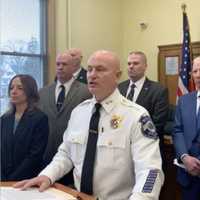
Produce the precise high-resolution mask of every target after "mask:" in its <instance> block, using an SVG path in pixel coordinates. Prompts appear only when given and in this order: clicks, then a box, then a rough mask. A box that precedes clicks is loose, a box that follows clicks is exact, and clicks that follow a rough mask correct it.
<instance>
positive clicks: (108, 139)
mask: <svg viewBox="0 0 200 200" xmlns="http://www.w3.org/2000/svg"><path fill="white" fill-rule="evenodd" d="M97 145H98V159H97V162H98V165H99V166H101V167H102V168H111V169H120V168H121V167H122V166H123V165H124V162H125V160H126V156H127V154H128V152H127V151H126V136H125V135H124V134H123V133H122V132H120V131H113V132H108V133H105V134H102V135H101V137H99V141H98V144H97Z"/></svg>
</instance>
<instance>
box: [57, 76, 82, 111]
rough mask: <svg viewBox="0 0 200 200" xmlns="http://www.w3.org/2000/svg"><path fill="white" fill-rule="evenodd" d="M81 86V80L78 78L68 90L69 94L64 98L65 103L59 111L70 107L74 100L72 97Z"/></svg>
mask: <svg viewBox="0 0 200 200" xmlns="http://www.w3.org/2000/svg"><path fill="white" fill-rule="evenodd" d="M79 87H80V85H79V82H78V81H76V80H75V81H73V83H72V85H71V87H70V89H69V91H68V94H67V96H66V98H65V100H64V104H63V106H62V108H61V109H60V112H59V113H61V112H62V111H63V110H66V109H68V108H70V106H69V104H70V102H72V99H73V98H74V96H75V95H76V94H77V92H78V89H79Z"/></svg>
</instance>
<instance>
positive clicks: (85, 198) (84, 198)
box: [0, 182, 96, 200]
mask: <svg viewBox="0 0 200 200" xmlns="http://www.w3.org/2000/svg"><path fill="white" fill-rule="evenodd" d="M14 183H16V182H0V186H4V187H5V186H12V185H13V184H14ZM52 187H54V188H56V189H58V190H61V191H63V192H66V193H68V194H71V195H72V196H74V197H76V198H77V200H96V198H95V197H92V196H90V195H87V194H84V193H82V192H78V191H76V190H74V189H72V188H70V187H67V186H64V185H62V184H60V183H54V184H53V185H52Z"/></svg>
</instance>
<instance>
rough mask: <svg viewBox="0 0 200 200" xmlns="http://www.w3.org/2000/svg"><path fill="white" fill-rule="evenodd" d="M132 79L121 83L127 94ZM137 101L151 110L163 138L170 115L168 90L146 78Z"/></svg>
mask: <svg viewBox="0 0 200 200" xmlns="http://www.w3.org/2000/svg"><path fill="white" fill-rule="evenodd" d="M129 82H130V80H126V81H124V82H122V83H120V84H119V90H120V92H121V94H122V95H123V96H126V93H127V90H128V86H129ZM136 103H137V104H139V105H141V106H143V107H144V108H146V110H147V111H148V112H149V114H150V116H151V118H152V120H153V122H154V124H155V126H156V130H157V132H158V134H159V137H160V139H162V140H163V128H164V125H165V122H166V120H167V115H168V107H169V103H168V90H167V88H164V87H163V86H162V85H161V84H159V83H158V82H155V81H151V80H149V79H148V78H146V80H145V82H144V85H143V87H142V90H141V91H140V94H139V95H138V98H137V100H136Z"/></svg>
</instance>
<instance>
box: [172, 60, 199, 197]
mask: <svg viewBox="0 0 200 200" xmlns="http://www.w3.org/2000/svg"><path fill="white" fill-rule="evenodd" d="M192 77H193V80H194V83H195V87H196V91H194V92H191V93H188V94H186V95H183V96H181V97H180V98H179V101H178V104H177V107H176V113H175V125H174V131H173V134H172V136H173V144H174V147H175V150H176V158H177V160H178V161H179V162H181V163H182V164H184V166H185V168H181V167H178V170H177V180H178V182H179V184H180V185H181V188H182V198H181V199H182V200H187V199H192V200H199V198H200V107H199V106H200V99H199V97H200V56H199V57H196V58H195V59H194V61H193V66H192Z"/></svg>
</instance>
